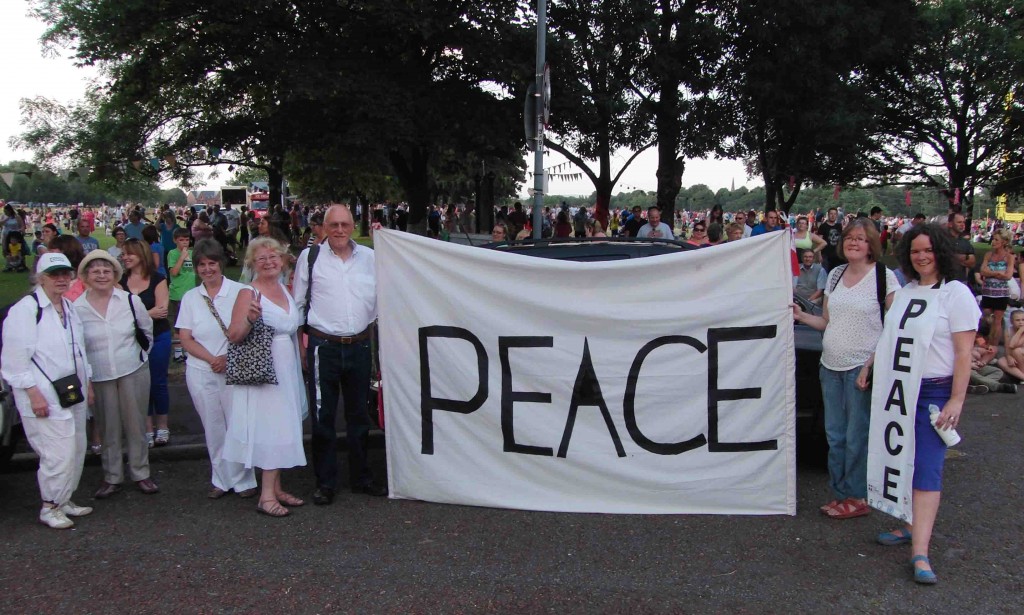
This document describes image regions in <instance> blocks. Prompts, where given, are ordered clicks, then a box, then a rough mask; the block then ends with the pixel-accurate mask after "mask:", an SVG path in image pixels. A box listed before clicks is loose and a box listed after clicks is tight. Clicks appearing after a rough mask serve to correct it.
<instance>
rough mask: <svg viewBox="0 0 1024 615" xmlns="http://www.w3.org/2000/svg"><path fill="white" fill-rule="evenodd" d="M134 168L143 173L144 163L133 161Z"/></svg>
mask: <svg viewBox="0 0 1024 615" xmlns="http://www.w3.org/2000/svg"><path fill="white" fill-rule="evenodd" d="M132 166H133V167H135V170H136V171H141V170H142V161H141V160H132Z"/></svg>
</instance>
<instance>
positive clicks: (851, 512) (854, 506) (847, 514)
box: [825, 498, 871, 519]
mask: <svg viewBox="0 0 1024 615" xmlns="http://www.w3.org/2000/svg"><path fill="white" fill-rule="evenodd" d="M870 513H871V508H870V507H869V506H868V503H867V502H866V501H864V500H861V499H857V498H846V499H845V500H843V501H842V502H840V503H839V504H837V505H836V506H835V508H832V509H831V510H829V511H828V512H826V513H825V514H826V515H828V516H829V517H832V518H833V519H853V518H854V517H863V516H865V515H867V514H870Z"/></svg>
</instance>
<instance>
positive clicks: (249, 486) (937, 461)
mask: <svg viewBox="0 0 1024 615" xmlns="http://www.w3.org/2000/svg"><path fill="white" fill-rule="evenodd" d="M395 211H404V209H402V208H398V209H397V210H395ZM440 211H441V209H440V208H438V209H436V210H432V211H431V215H430V216H429V217H428V226H431V225H433V224H434V223H435V222H436V224H437V225H438V228H443V227H444V226H445V225H446V224H448V223H449V219H450V218H449V216H454V217H455V218H458V217H459V216H463V215H464V214H465V212H464V211H461V210H459V209H449V210H448V213H447V215H441V214H440V213H439V214H438V215H437V216H436V217H435V216H434V213H435V212H440ZM382 212H384V210H383V209H380V208H376V209H374V210H372V211H369V212H367V213H369V214H370V215H371V217H372V219H374V220H376V221H377V223H378V224H380V223H381V221H382V220H386V218H385V217H384V213H382ZM237 213H238V216H237V217H234V216H231V215H228V213H227V212H225V211H223V210H220V209H217V210H216V211H196V210H194V209H191V208H189V209H188V210H187V211H186V210H176V209H174V208H172V207H170V206H165V207H163V208H160V209H158V210H157V212H156V213H155V215H154V216H153V217H152V218H147V216H146V212H144V211H142V210H140V209H138V208H130V207H124V208H117V209H115V210H111V211H100V212H95V213H94V214H93V215H92V216H88V217H87V216H85V215H84V212H79V213H78V214H77V215H75V216H71V215H70V212H68V215H67V217H66V218H65V216H61V215H55V216H54V217H53V221H52V222H44V223H43V224H42V227H41V228H40V229H39V240H40V242H39V245H35V246H33V248H32V249H31V251H32V252H34V253H35V254H37V258H36V267H35V274H34V276H35V280H34V281H35V287H34V290H33V291H32V293H30V294H29V295H28V296H26V297H25V298H23V299H22V300H21V301H19V302H18V303H17V304H15V305H14V306H13V307H11V309H10V311H9V313H8V315H7V321H6V324H5V326H4V329H3V349H2V353H3V354H2V373H3V377H4V378H5V379H6V380H7V381H8V382H9V383H10V384H11V386H12V387H13V389H14V395H15V400H16V403H17V407H18V409H19V412H20V414H21V416H22V420H23V422H24V424H25V433H26V435H27V436H28V439H29V442H30V443H31V445H32V447H33V448H34V449H35V450H36V452H37V453H38V454H39V456H40V470H39V475H38V478H39V487H40V494H41V498H42V502H43V503H42V508H41V510H40V514H39V519H40V521H41V522H43V523H44V524H46V525H48V526H49V527H53V528H67V527H71V526H72V525H73V521H72V518H73V517H79V516H83V515H87V514H89V513H90V512H92V509H91V508H89V507H83V506H78V505H76V504H75V503H74V502H72V501H71V494H72V493H73V492H74V491H75V489H76V488H77V486H78V481H79V479H80V477H81V469H82V461H83V457H84V455H85V454H86V450H87V448H89V447H90V446H91V448H92V449H93V451H94V452H96V453H98V454H99V455H100V456H101V460H102V465H103V480H102V482H101V483H100V484H99V486H98V488H97V489H96V491H95V493H94V497H95V498H96V499H105V498H109V497H112V496H114V495H115V494H116V493H117V492H119V491H121V490H122V488H123V483H124V481H125V468H124V461H123V455H124V454H125V453H127V465H128V468H127V474H128V478H129V479H130V480H131V481H133V482H134V483H135V484H136V485H137V487H138V489H139V490H140V491H142V492H143V493H146V494H155V493H158V492H159V485H157V484H156V482H155V481H153V479H152V477H151V475H150V471H149V459H148V455H149V448H150V447H152V446H161V445H165V444H167V443H168V442H169V441H170V438H171V434H170V432H169V428H168V423H167V413H168V407H169V400H168V385H167V375H168V369H169V364H170V362H171V360H172V356H174V357H175V360H179V359H178V358H177V357H181V359H180V360H185V359H186V358H187V361H186V368H185V375H186V384H187V387H188V389H189V393H190V395H191V397H192V401H193V404H194V406H195V408H196V411H197V413H198V414H199V416H200V418H201V420H202V423H203V428H204V431H205V437H206V442H207V449H208V451H209V457H210V462H211V478H210V486H209V491H208V497H210V498H211V499H219V498H222V497H224V496H225V495H227V494H229V493H232V492H234V493H235V494H237V495H238V496H239V497H242V498H249V497H255V496H256V495H257V493H258V495H259V498H258V500H257V510H258V511H259V512H260V513H262V514H265V515H269V516H272V517H284V516H287V515H289V514H290V512H291V511H290V509H292V508H295V507H298V506H302V505H304V504H305V503H306V502H305V500H303V499H302V498H299V497H297V496H295V495H293V494H291V493H289V492H288V491H286V490H285V489H284V488H283V483H282V471H283V470H286V469H289V468H294V467H298V466H304V465H306V464H307V459H306V456H305V452H304V449H303V445H302V422H303V421H304V420H305V418H306V417H310V419H311V425H312V459H311V460H309V461H310V464H311V465H312V466H313V471H314V475H315V477H316V489H315V491H314V492H313V493H312V497H311V499H312V502H313V503H314V504H317V505H328V504H331V503H332V502H333V500H334V496H335V492H336V491H337V489H338V488H339V483H340V481H339V479H338V468H337V465H338V463H337V442H336V435H335V434H336V416H335V409H336V406H337V403H338V400H339V396H341V397H343V398H344V399H345V401H346V403H345V404H344V412H345V415H346V416H345V419H346V424H347V442H346V444H347V448H348V472H349V476H348V485H349V488H350V489H351V490H352V491H353V492H355V493H362V494H367V495H372V496H381V495H386V493H387V490H386V488H384V487H382V486H380V485H379V484H377V483H376V482H375V481H374V478H373V476H372V474H371V472H370V469H369V466H368V463H367V451H366V438H367V434H368V432H369V430H370V426H371V422H370V419H369V416H368V414H367V411H366V406H367V395H368V393H369V390H370V386H369V385H370V378H371V363H372V357H371V350H370V339H371V336H372V334H373V325H374V322H375V320H376V285H375V279H374V276H375V272H374V253H373V250H372V249H369V248H366V247H364V246H361V245H359V244H357V243H356V242H355V241H354V240H353V239H352V236H353V234H354V232H355V226H356V225H355V221H356V218H355V216H354V214H353V212H352V211H351V210H350V209H349V208H348V207H345V206H339V205H335V206H330V207H328V208H326V209H319V208H312V209H310V208H304V207H301V206H293V207H292V208H291V209H290V210H287V211H286V210H285V209H284V208H280V209H278V208H271V210H270V211H268V212H267V214H266V215H263V216H252V212H247V211H240V212H237ZM529 213H530V212H529V211H527V210H524V208H523V207H522V205H521V204H519V203H516V204H515V205H514V206H513V207H512V208H511V209H509V210H506V211H498V212H496V219H497V220H498V223H497V224H496V225H495V226H494V228H493V230H492V239H493V240H494V241H509V240H511V239H513V238H523V237H525V236H528V234H530V233H531V232H532V229H531V227H530V224H531V218H530V216H529ZM611 213H612V215H611V217H610V223H609V224H608V225H607V226H605V225H603V224H601V223H600V222H599V221H598V220H597V219H596V218H595V217H594V216H593V215H592V214H591V212H590V211H589V210H588V209H586V208H578V209H576V210H570V209H569V208H563V209H561V210H559V211H557V212H550V211H545V214H544V217H543V218H542V220H546V221H547V222H545V223H544V229H545V232H547V233H550V234H551V236H554V237H570V236H575V237H600V236H604V235H606V234H610V235H625V236H635V237H646V238H663V239H676V238H679V239H682V240H684V241H687V242H689V243H691V244H693V245H697V246H708V245H716V244H719V243H724V242H727V241H739V240H742V239H743V238H745V237H751V236H757V235H760V234H764V233H772V232H782V231H785V232H789V233H791V235H792V239H793V244H794V247H795V249H796V250H797V252H798V254H799V259H800V266H799V273H798V274H797V275H795V276H794V278H793V290H794V294H795V295H798V296H800V297H801V298H802V299H804V300H805V301H806V304H799V303H795V304H794V308H793V309H794V319H795V320H796V321H798V322H800V323H803V324H805V325H807V326H810V327H813V328H815V329H819V330H821V331H822V332H823V340H822V347H823V351H822V356H821V365H820V371H819V378H820V382H821V388H822V397H823V399H824V403H825V429H826V435H827V439H828V443H829V455H828V469H829V477H830V480H829V486H830V488H831V491H832V492H833V495H834V497H833V499H832V500H831V501H830V502H828V503H827V504H825V505H823V506H822V507H821V511H822V512H823V513H824V514H826V515H828V516H829V517H831V518H834V519H849V518H854V517H859V516H863V515H866V514H868V513H869V507H868V504H867V501H866V497H867V493H866V491H867V484H866V483H867V476H866V471H867V455H868V452H867V449H868V432H869V425H870V417H871V373H872V368H873V363H874V353H875V348H876V345H877V344H878V342H879V339H880V338H882V337H883V335H884V332H885V331H886V330H887V328H888V327H892V326H895V325H894V324H893V319H892V318H888V319H887V318H886V312H887V310H888V309H889V308H890V306H892V305H893V304H894V303H896V304H898V303H899V302H901V301H903V300H905V297H906V296H909V294H910V293H932V295H933V296H935V297H936V298H937V299H938V304H939V305H940V312H941V315H940V317H939V318H938V319H937V320H936V325H935V331H934V332H933V341H932V344H931V350H930V351H929V353H928V356H927V357H926V358H925V359H923V360H924V361H925V363H924V365H923V366H922V373H923V374H924V375H923V380H922V385H921V394H920V396H919V399H918V405H917V431H916V432H915V440H916V447H915V449H916V456H915V476H914V492H913V493H914V500H913V510H914V524H913V525H912V526H911V525H908V526H906V527H903V528H898V529H896V530H894V531H892V532H886V533H884V534H882V535H880V536H878V537H877V540H878V542H880V543H882V544H886V545H898V544H910V545H911V548H912V555H913V561H912V563H913V565H914V578H915V580H917V581H918V582H921V583H934V582H935V580H936V577H935V575H934V572H933V571H932V569H931V565H930V562H929V560H928V548H929V541H930V537H931V533H932V529H933V526H934V522H935V519H936V516H937V512H938V507H939V499H940V493H941V484H942V463H943V458H944V451H945V445H944V444H943V442H942V439H941V438H940V437H939V436H938V434H937V433H936V432H935V430H934V429H932V426H931V423H930V417H929V416H927V413H928V410H927V408H928V406H929V405H936V406H938V407H939V408H941V414H940V416H939V417H938V420H937V425H938V427H940V428H943V427H944V428H953V427H956V425H957V424H958V423H959V421H960V417H961V413H962V409H963V402H964V398H965V395H966V394H967V393H968V392H969V391H970V392H974V393H985V392H988V391H990V390H998V391H1006V392H1016V385H1015V382H1017V381H1019V380H1021V379H1024V310H1020V309H1017V310H1014V311H1012V312H1011V313H1010V314H1009V315H1008V316H1006V318H1007V320H1008V322H1007V323H1006V324H1005V325H1004V324H1003V320H1004V315H1005V314H1006V312H1007V311H1008V309H1009V307H1010V304H1011V302H1012V301H1015V299H1014V297H1017V298H1019V286H1018V290H1017V291H1016V293H1017V294H1016V295H1015V294H1014V292H1013V288H1012V287H1013V284H1014V282H1015V279H1016V277H1017V276H1015V274H1018V275H1019V274H1020V273H1024V266H1022V267H1020V271H1018V269H1017V263H1016V262H1015V259H1014V254H1013V251H1012V243H1013V235H1012V234H1011V233H1010V232H1009V230H1008V229H994V230H993V231H992V234H991V241H992V249H991V250H990V251H988V252H987V253H986V254H985V256H984V258H983V259H981V262H980V263H979V262H977V259H976V256H975V253H974V247H973V246H972V244H971V242H970V241H969V239H968V238H967V236H966V235H967V233H966V228H965V226H966V225H965V220H964V217H963V216H962V215H961V214H958V213H954V214H950V215H949V217H948V219H947V220H946V223H945V224H944V225H939V224H934V223H932V224H929V223H927V222H926V221H925V220H924V217H923V216H920V217H915V218H913V219H911V220H909V221H906V222H905V223H904V222H903V221H902V220H899V219H896V220H893V219H889V220H885V219H883V218H882V216H881V211H880V210H877V208H876V210H872V211H871V212H870V213H869V214H866V215H862V216H855V215H842V214H841V212H840V211H839V210H838V208H830V209H828V210H827V211H826V212H825V213H824V215H821V214H819V213H815V212H812V213H811V214H810V215H799V216H788V215H786V214H784V213H783V212H778V211H767V212H765V213H764V214H763V215H761V216H759V215H758V214H756V213H755V212H735V213H725V212H723V211H722V210H721V208H720V207H716V208H714V209H712V210H711V211H709V212H702V213H699V214H696V213H693V212H677V214H676V216H675V219H674V220H673V221H665V220H663V219H662V216H661V211H660V210H659V209H658V208H657V207H651V208H648V209H647V211H646V212H644V211H643V210H642V209H641V208H639V207H634V208H632V209H631V210H630V211H624V210H614V211H613V212H611ZM11 215H12V214H11V213H10V212H8V219H10V216H11ZM13 216H18V214H17V213H16V212H14V213H13ZM250 216H251V217H250ZM47 218H49V215H47ZM230 218H234V221H233V222H232V221H231V220H230ZM154 221H155V223H154ZM391 222H393V220H392V221H390V222H389V223H391ZM670 222H674V224H670ZM816 222H817V224H816ZM62 224H63V226H64V229H65V230H67V231H70V230H71V229H72V228H73V229H74V230H75V231H76V233H75V234H73V235H72V234H71V233H70V232H65V233H62V232H61V230H60V229H61V226H62ZM3 226H4V233H5V237H4V246H5V254H7V251H8V246H9V244H11V243H13V242H14V241H16V240H17V237H14V238H13V239H12V238H11V237H10V235H12V234H14V233H16V232H20V231H19V230H18V229H17V228H15V227H14V225H8V224H7V223H6V221H5V222H4V225H3ZM98 226H99V227H103V228H105V229H106V230H107V231H108V232H109V233H110V235H111V236H112V237H113V238H114V245H113V246H111V247H110V248H108V249H106V250H103V249H100V247H99V245H98V242H96V240H95V239H94V238H93V237H91V234H92V233H93V232H94V231H95V230H96V229H97V227H98ZM548 227H550V228H548ZM242 229H246V231H247V232H245V233H242V232H241V230H242ZM44 240H45V241H44ZM293 249H297V250H298V251H299V253H298V255H297V256H295V254H294V253H293V251H294V250H293ZM236 253H238V254H244V257H243V259H242V260H243V265H244V270H245V272H246V273H245V277H244V279H243V281H234V280H231V279H229V278H228V277H226V276H225V269H226V268H227V266H228V264H229V263H230V262H231V259H232V258H233V255H234V254H236ZM890 253H891V254H894V256H895V257H896V259H897V261H898V263H899V266H898V267H897V268H896V269H895V270H890V269H888V268H887V267H885V266H884V265H883V264H882V259H883V257H884V256H885V255H887V254H890ZM289 272H291V273H292V274H293V276H289ZM976 294H977V295H980V297H981V300H980V307H979V304H978V301H977V300H976V298H975V295H976ZM815 304H817V305H818V306H820V310H816V309H804V307H801V305H804V306H805V307H810V306H813V305H815ZM257 331H264V332H265V331H270V333H269V334H268V336H269V340H268V341H267V345H266V348H265V349H264V352H266V353H267V354H265V355H264V362H265V363H267V364H268V365H269V366H272V370H271V371H272V373H273V377H274V379H275V380H274V383H273V384H271V383H269V382H262V381H261V382H249V383H234V384H233V383H231V382H230V374H231V372H232V370H233V369H234V370H245V369H246V367H247V366H246V365H244V361H245V360H252V359H251V357H250V358H249V359H246V358H245V357H244V356H242V355H237V356H236V358H235V359H234V361H235V363H234V365H233V364H232V362H231V361H232V359H231V358H230V357H231V356H232V355H231V353H230V352H229V349H230V348H233V347H242V346H246V345H247V344H250V343H253V344H254V343H255V342H253V341H252V340H254V339H255V338H256V337H258V336H259V333H257ZM979 333H980V334H979ZM172 338H176V339H177V341H173V339H172ZM1000 344H1001V345H1002V346H1003V348H1004V351H1003V352H1002V353H1000V350H999V347H1000ZM176 345H180V350H176V349H175V346H176ZM253 348H255V346H253ZM253 352H255V350H253ZM248 367H251V366H248ZM61 387H64V388H61ZM257 400H259V401H258V402H257ZM257 406H258V408H259V411H257ZM90 412H91V413H92V417H93V426H92V428H91V429H90V428H89V427H87V425H88V423H87V419H88V416H89V413H90ZM256 468H259V469H261V470H262V481H261V484H259V485H258V484H257V480H256V474H255V472H254V470H255V469H256Z"/></svg>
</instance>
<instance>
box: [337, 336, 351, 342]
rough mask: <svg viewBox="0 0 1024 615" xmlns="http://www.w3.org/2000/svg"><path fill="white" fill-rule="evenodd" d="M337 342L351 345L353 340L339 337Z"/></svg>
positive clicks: (349, 337) (347, 337) (348, 337)
mask: <svg viewBox="0 0 1024 615" xmlns="http://www.w3.org/2000/svg"><path fill="white" fill-rule="evenodd" d="M338 341H339V342H341V343H342V344H351V343H352V341H353V338H352V337H351V336H344V337H339V338H338Z"/></svg>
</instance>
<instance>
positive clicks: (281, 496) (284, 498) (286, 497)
mask: <svg viewBox="0 0 1024 615" xmlns="http://www.w3.org/2000/svg"><path fill="white" fill-rule="evenodd" d="M277 501H278V502H280V503H282V504H284V505H285V506H302V505H303V504H305V503H306V501H305V500H302V499H299V498H297V497H295V496H294V495H292V494H290V493H285V492H284V491H282V492H281V493H278V494H277Z"/></svg>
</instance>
